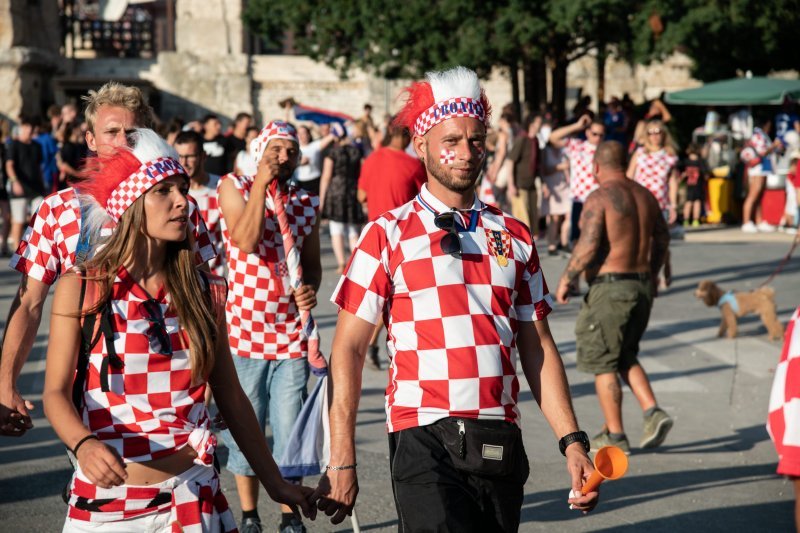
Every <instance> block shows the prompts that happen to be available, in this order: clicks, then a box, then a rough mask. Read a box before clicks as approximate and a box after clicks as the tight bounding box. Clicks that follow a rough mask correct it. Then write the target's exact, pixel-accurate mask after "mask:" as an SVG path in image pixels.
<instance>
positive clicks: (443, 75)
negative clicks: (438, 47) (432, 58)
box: [425, 67, 481, 102]
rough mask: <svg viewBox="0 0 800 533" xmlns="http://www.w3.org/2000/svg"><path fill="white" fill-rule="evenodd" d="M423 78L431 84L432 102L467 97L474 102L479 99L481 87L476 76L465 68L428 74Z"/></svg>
mask: <svg viewBox="0 0 800 533" xmlns="http://www.w3.org/2000/svg"><path fill="white" fill-rule="evenodd" d="M425 77H426V78H427V80H428V83H430V84H431V90H432V92H433V100H434V102H441V101H443V100H448V99H450V98H459V97H468V98H472V99H474V100H480V98H481V85H480V82H479V81H478V75H477V74H475V72H474V71H472V70H470V69H468V68H466V67H455V68H451V69H450V70H443V71H439V72H428V73H426V74H425Z"/></svg>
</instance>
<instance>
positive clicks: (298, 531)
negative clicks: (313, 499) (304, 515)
mask: <svg viewBox="0 0 800 533" xmlns="http://www.w3.org/2000/svg"><path fill="white" fill-rule="evenodd" d="M278 533H306V526H304V525H303V523H302V522H301V521H300V520H298V519H297V518H292V520H291V522H289V523H288V524H286V525H285V526H284V525H280V526H278Z"/></svg>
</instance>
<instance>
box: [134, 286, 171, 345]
mask: <svg viewBox="0 0 800 533" xmlns="http://www.w3.org/2000/svg"><path fill="white" fill-rule="evenodd" d="M139 311H140V312H141V313H142V315H144V318H145V320H147V321H148V322H149V323H150V326H149V327H148V328H147V339H148V340H149V341H150V349H151V350H152V351H153V352H155V353H158V354H161V355H172V340H171V339H170V337H169V333H168V332H167V325H166V322H165V321H164V313H163V312H162V311H161V304H160V303H159V302H158V301H157V300H153V299H152V298H151V299H148V300H144V301H142V302H141V303H140V304H139Z"/></svg>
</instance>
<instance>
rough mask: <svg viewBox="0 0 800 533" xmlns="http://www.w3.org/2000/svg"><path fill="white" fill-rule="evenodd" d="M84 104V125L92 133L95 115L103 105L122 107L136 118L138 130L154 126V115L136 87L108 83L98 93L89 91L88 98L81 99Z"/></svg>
mask: <svg viewBox="0 0 800 533" xmlns="http://www.w3.org/2000/svg"><path fill="white" fill-rule="evenodd" d="M82 99H83V101H84V102H86V111H84V116H85V117H86V125H87V126H88V127H89V131H91V132H92V133H94V121H95V120H96V119H97V113H98V111H99V110H100V108H101V107H102V106H104V105H106V106H113V107H122V108H124V109H127V110H128V111H130V112H132V113H133V114H134V116H135V117H136V126H137V127H140V128H152V127H153V125H154V124H155V114H154V113H153V108H152V107H150V106H149V105H148V103H147V101H146V100H145V98H144V95H143V94H142V91H141V90H140V89H139V88H138V87H130V86H128V85H122V84H121V83H118V82H116V81H110V82H108V83H106V84H105V85H103V86H102V87H100V90H98V91H89V95H88V96H84V97H82Z"/></svg>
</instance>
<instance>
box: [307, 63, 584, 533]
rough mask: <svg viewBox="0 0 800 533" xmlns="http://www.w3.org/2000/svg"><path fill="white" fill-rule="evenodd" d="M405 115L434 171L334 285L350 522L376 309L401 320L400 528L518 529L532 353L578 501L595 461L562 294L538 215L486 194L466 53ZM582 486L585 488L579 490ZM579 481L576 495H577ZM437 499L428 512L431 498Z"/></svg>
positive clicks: (393, 455) (345, 510) (536, 385)
mask: <svg viewBox="0 0 800 533" xmlns="http://www.w3.org/2000/svg"><path fill="white" fill-rule="evenodd" d="M407 93H408V101H407V102H406V105H405V107H404V108H403V109H402V110H401V111H400V113H399V114H398V116H397V119H396V120H397V121H398V123H399V124H403V125H406V126H408V127H409V128H410V129H412V131H413V132H414V138H413V143H414V148H415V151H416V153H417V155H418V156H419V157H420V159H422V161H423V162H424V164H425V168H426V171H427V175H428V183H427V185H425V186H424V187H423V189H422V191H421V192H420V194H419V195H418V196H417V197H416V198H415V199H414V200H412V201H411V202H409V203H407V204H405V205H403V206H401V207H399V208H397V209H394V210H392V211H390V212H388V213H386V214H384V215H382V216H381V217H379V218H378V219H377V220H375V221H373V222H371V223H370V224H368V225H367V227H366V228H365V229H364V231H363V232H362V235H361V239H360V241H359V244H358V247H357V248H356V250H355V251H354V252H353V256H352V258H351V261H350V263H349V265H348V266H347V269H346V270H345V273H344V275H343V277H342V278H341V279H340V281H339V284H338V286H337V288H336V291H335V292H334V295H333V297H332V301H333V302H335V303H336V304H337V305H338V306H339V308H340V312H339V320H338V323H337V327H336V336H335V337H334V340H333V348H332V353H331V366H330V368H331V380H332V390H333V397H332V399H331V409H330V424H331V452H330V464H329V465H328V467H327V470H328V471H327V474H326V476H327V478H328V481H329V483H330V488H329V489H326V488H325V484H321V485H320V487H318V489H317V494H316V495H315V497H316V498H318V504H317V505H318V507H319V509H320V510H323V511H325V512H326V514H328V515H333V518H332V521H333V522H334V523H338V522H339V521H341V520H343V519H344V517H345V515H347V514H349V513H350V512H351V510H352V506H353V505H354V502H355V497H356V494H357V492H358V481H357V476H356V456H355V443H354V436H355V419H356V410H357V406H358V397H359V392H360V390H361V367H362V366H363V363H364V358H365V353H366V348H367V344H368V342H369V339H370V336H371V334H372V330H373V328H374V324H376V323H377V322H378V321H379V320H380V319H381V318H383V321H384V322H385V324H386V326H387V329H388V331H389V339H390V340H389V347H388V348H389V351H390V353H391V354H392V355H393V357H392V361H391V367H390V370H389V375H390V379H389V385H388V387H387V389H386V413H387V429H388V431H389V453H390V468H391V470H392V480H393V489H394V495H395V501H396V505H397V510H398V516H399V519H400V531H421V530H426V531H428V530H430V531H500V530H501V531H516V530H517V528H518V527H519V518H520V508H521V505H522V496H523V485H524V483H525V480H526V479H527V477H528V472H529V469H528V461H527V457H526V456H525V452H524V449H523V444H522V434H521V432H520V430H519V424H520V411H519V406H518V393H519V388H520V385H519V382H518V380H517V377H516V361H517V357H519V359H520V362H521V363H522V368H523V370H524V372H525V374H526V377H527V379H528V382H529V384H530V387H531V389H532V391H533V395H534V397H535V398H536V399H537V401H538V402H539V404H540V405H541V408H542V411H543V413H544V415H545V417H546V418H547V420H548V422H549V423H550V425H551V427H552V428H553V431H554V432H555V433H556V435H557V436H559V437H563V438H562V440H561V441H560V443H559V445H560V449H561V451H562V453H565V455H566V457H567V463H568V470H569V472H570V475H571V488H572V489H573V492H571V493H570V498H569V500H568V501H569V503H570V504H571V505H572V506H573V507H574V508H578V509H581V510H584V511H588V510H591V509H592V508H593V507H594V505H595V504H596V502H597V493H595V492H592V493H589V494H588V495H586V496H582V495H580V493H579V491H580V488H581V486H582V483H583V479H584V478H585V477H587V476H588V475H589V474H590V473H591V471H592V470H593V467H592V465H591V462H590V461H589V459H588V456H587V455H586V453H587V450H588V438H587V437H586V434H585V433H583V432H580V431H579V430H578V424H577V421H576V420H575V415H574V413H573V410H572V406H571V402H570V397H569V388H568V384H567V381H566V376H565V373H564V368H563V366H562V363H561V359H560V356H559V354H558V350H557V348H556V346H555V343H554V342H553V339H552V336H551V334H550V331H549V327H548V325H547V319H546V316H547V314H548V313H549V312H550V297H549V295H548V291H547V286H546V284H545V282H544V277H543V274H542V270H541V267H540V265H539V258H538V256H537V254H536V249H535V248H534V246H533V243H532V239H531V234H530V230H529V229H528V228H527V226H525V224H523V223H522V222H520V221H519V220H517V219H515V218H513V217H511V215H508V214H505V213H503V212H501V211H500V210H498V209H496V208H493V207H491V206H487V205H486V204H484V203H482V202H481V201H479V200H478V199H477V198H476V196H475V181H476V180H477V178H478V175H479V173H480V170H481V168H482V164H483V157H484V149H485V147H484V143H485V139H486V124H487V123H488V116H489V103H488V101H487V99H486V97H485V95H484V93H483V91H482V90H481V88H480V85H479V83H478V78H477V75H476V74H475V73H474V72H472V71H471V70H468V69H466V68H464V67H457V68H455V69H452V70H449V71H445V72H432V73H428V74H427V80H426V81H424V82H418V83H415V84H412V85H411V87H409V88H408V89H407ZM574 491H578V493H576V492H574ZM573 496H574V497H573ZM421 509H424V512H421V511H420V510H421Z"/></svg>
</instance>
